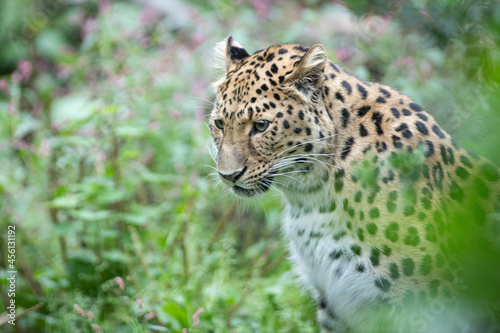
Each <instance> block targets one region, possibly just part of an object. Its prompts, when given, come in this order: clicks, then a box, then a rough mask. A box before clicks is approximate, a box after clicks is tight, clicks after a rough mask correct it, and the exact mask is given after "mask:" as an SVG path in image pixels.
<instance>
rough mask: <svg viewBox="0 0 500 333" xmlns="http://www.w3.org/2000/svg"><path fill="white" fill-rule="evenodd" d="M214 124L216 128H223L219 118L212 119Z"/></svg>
mask: <svg viewBox="0 0 500 333" xmlns="http://www.w3.org/2000/svg"><path fill="white" fill-rule="evenodd" d="M214 123H215V126H217V128H218V129H220V130H222V129H224V122H223V121H222V120H220V119H215V120H214Z"/></svg>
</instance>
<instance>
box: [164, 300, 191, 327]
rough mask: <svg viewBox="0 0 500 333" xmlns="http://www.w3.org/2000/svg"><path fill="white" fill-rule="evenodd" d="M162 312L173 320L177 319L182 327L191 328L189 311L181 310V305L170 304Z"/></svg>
mask: <svg viewBox="0 0 500 333" xmlns="http://www.w3.org/2000/svg"><path fill="white" fill-rule="evenodd" d="M162 310H163V311H165V313H167V314H168V315H170V316H171V317H172V318H175V319H176V320H177V321H178V322H179V324H180V326H181V327H189V326H190V325H189V321H188V316H187V311H186V310H185V309H183V308H181V307H180V306H179V305H177V304H175V303H168V304H167V305H165V306H163V307H162Z"/></svg>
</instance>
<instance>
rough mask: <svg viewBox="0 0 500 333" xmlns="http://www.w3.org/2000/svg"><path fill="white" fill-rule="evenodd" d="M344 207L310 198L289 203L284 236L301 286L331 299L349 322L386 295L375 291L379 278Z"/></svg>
mask: <svg viewBox="0 0 500 333" xmlns="http://www.w3.org/2000/svg"><path fill="white" fill-rule="evenodd" d="M326 197H328V196H326ZM323 198H324V197H323ZM306 202H307V201H306ZM341 204H342V203H341V200H340V199H330V201H328V202H324V201H323V200H321V199H319V198H317V199H314V198H312V199H310V200H309V205H308V204H307V203H306V204H305V205H302V206H300V205H299V206H297V205H293V204H290V203H289V204H288V205H287V207H286V210H285V217H284V232H285V235H286V237H287V239H288V241H289V248H290V259H291V261H292V262H293V266H294V269H295V271H296V273H297V274H298V276H299V278H300V279H301V281H302V283H303V284H304V285H305V286H306V287H307V288H309V289H310V290H311V291H312V292H313V293H314V294H315V296H316V297H317V298H324V299H326V300H327V301H328V303H329V306H330V307H331V308H332V311H334V312H336V313H337V314H338V315H339V316H342V317H346V318H349V316H353V315H355V313H356V312H357V311H358V310H359V309H360V308H361V307H363V306H368V305H369V304H373V303H376V302H377V301H380V297H381V295H382V293H381V292H380V289H378V288H375V280H376V279H377V276H379V274H378V273H377V271H376V268H375V267H373V265H372V264H371V262H370V259H369V258H368V257H365V256H363V255H362V251H361V248H360V246H359V239H358V237H357V235H356V234H355V233H354V232H353V231H352V228H348V225H349V223H347V222H348V221H349V215H348V213H347V212H346V211H344V210H343V209H342V208H341V207H340V206H341Z"/></svg>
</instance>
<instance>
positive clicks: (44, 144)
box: [38, 138, 52, 157]
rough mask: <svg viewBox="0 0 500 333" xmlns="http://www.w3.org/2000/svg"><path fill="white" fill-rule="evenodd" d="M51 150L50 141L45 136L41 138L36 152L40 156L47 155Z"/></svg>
mask: <svg viewBox="0 0 500 333" xmlns="http://www.w3.org/2000/svg"><path fill="white" fill-rule="evenodd" d="M51 152H52V147H51V146H50V141H49V139H47V138H43V139H42V141H41V142H40V147H39V148H38V154H39V155H40V156H44V157H48V156H50V154H51Z"/></svg>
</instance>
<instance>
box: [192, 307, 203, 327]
mask: <svg viewBox="0 0 500 333" xmlns="http://www.w3.org/2000/svg"><path fill="white" fill-rule="evenodd" d="M203 311H205V309H204V308H199V309H198V310H196V312H195V313H194V315H193V325H192V326H191V327H197V326H198V325H199V324H200V319H199V317H200V315H201V314H202V313H203Z"/></svg>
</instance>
